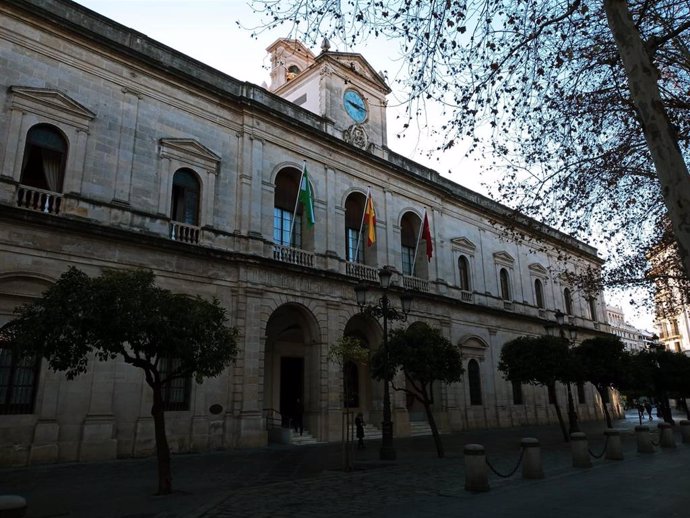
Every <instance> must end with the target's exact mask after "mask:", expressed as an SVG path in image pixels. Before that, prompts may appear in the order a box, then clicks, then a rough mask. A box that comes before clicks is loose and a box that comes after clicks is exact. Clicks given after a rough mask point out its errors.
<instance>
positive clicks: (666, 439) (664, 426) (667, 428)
mask: <svg viewBox="0 0 690 518" xmlns="http://www.w3.org/2000/svg"><path fill="white" fill-rule="evenodd" d="M657 426H658V428H659V445H660V446H661V447H662V448H675V447H676V437H675V435H673V426H671V424H670V423H659V424H658V425H657Z"/></svg>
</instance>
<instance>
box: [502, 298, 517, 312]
mask: <svg viewBox="0 0 690 518" xmlns="http://www.w3.org/2000/svg"><path fill="white" fill-rule="evenodd" d="M503 309H505V310H506V311H515V305H514V304H513V303H512V302H511V301H510V300H504V301H503Z"/></svg>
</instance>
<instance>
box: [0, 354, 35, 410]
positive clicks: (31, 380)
mask: <svg viewBox="0 0 690 518" xmlns="http://www.w3.org/2000/svg"><path fill="white" fill-rule="evenodd" d="M40 365H41V363H40V359H38V360H37V359H36V358H34V357H26V358H16V357H15V356H14V355H13V354H12V350H11V349H9V348H0V414H31V413H33V411H34V400H35V399H36V388H37V386H38V374H39V370H40Z"/></svg>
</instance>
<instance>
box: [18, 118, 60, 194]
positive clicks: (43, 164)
mask: <svg viewBox="0 0 690 518" xmlns="http://www.w3.org/2000/svg"><path fill="white" fill-rule="evenodd" d="M66 160H67V140H66V139H65V137H64V136H63V135H62V132H60V130H58V129H57V128H56V127H54V126H51V125H49V124H38V125H36V126H34V127H33V128H31V129H30V130H29V132H28V133H27V135H26V147H25V148H24V163H23V165H22V176H21V179H20V182H21V183H22V184H23V185H28V186H30V187H35V188H37V189H44V190H46V191H52V192H62V183H63V180H64V176H65V163H66Z"/></svg>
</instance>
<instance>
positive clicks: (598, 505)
mask: <svg viewBox="0 0 690 518" xmlns="http://www.w3.org/2000/svg"><path fill="white" fill-rule="evenodd" d="M656 423H657V421H655V422H653V423H648V424H650V425H651V426H650V428H651V429H655V425H656ZM636 424H638V422H637V419H636V414H635V416H633V415H632V414H631V415H629V416H628V419H626V420H621V421H618V422H617V423H616V428H619V429H621V430H622V431H623V434H622V438H623V441H622V442H623V451H624V455H625V459H624V460H622V461H607V460H603V459H601V460H593V467H592V468H590V469H575V468H572V467H571V463H572V461H571V454H570V449H569V446H568V445H567V444H564V443H563V439H562V437H561V434H560V431H559V429H558V428H557V427H555V426H541V427H529V428H508V429H496V430H476V431H469V432H463V433H457V434H452V435H444V436H443V442H444V445H445V447H446V458H444V459H438V458H436V456H435V450H434V445H433V440H432V438H431V437H417V438H408V439H397V440H396V441H395V446H396V449H397V453H398V459H397V461H395V462H381V461H379V460H378V446H379V443H378V441H370V442H368V443H367V448H366V449H365V450H362V451H358V452H356V455H357V458H356V469H355V471H353V472H345V471H343V470H342V452H341V448H340V445H338V444H317V445H312V446H301V447H296V446H271V447H267V448H259V449H250V450H235V451H228V452H217V453H206V454H189V455H176V456H174V457H173V486H174V488H175V490H176V491H175V493H174V494H173V495H170V496H166V497H157V496H155V495H154V494H153V493H154V492H155V489H156V463H155V459H133V460H118V461H111V462H100V463H92V464H62V465H50V466H33V467H30V468H22V469H5V470H0V494H3V493H11V494H20V495H23V496H25V497H26V498H27V499H28V501H29V512H28V514H27V516H28V517H29V518H48V517H62V516H64V517H79V518H101V517H102V518H182V517H184V518H220V517H240V518H241V517H269V516H270V517H288V516H290V517H292V516H299V517H300V518H303V517H321V516H324V517H325V516H374V515H376V516H381V517H389V516H390V517H417V516H439V517H446V516H447V517H450V516H453V517H457V516H467V517H475V516H487V517H496V518H500V517H508V516H510V517H512V518H522V517H525V518H527V517H529V518H540V517H544V518H547V517H549V518H550V517H558V518H568V517H599V516H601V517H606V518H608V517H643V516H644V517H645V518H648V517H649V516H650V513H651V515H652V516H664V517H683V518H686V517H688V516H690V469H689V468H690V445H685V444H681V443H680V435H679V433H678V432H676V434H677V442H678V447H677V448H675V449H664V450H661V449H658V451H657V452H656V453H654V454H647V455H642V454H638V453H637V451H636V441H635V437H634V434H633V432H632V429H633V427H634V426H635V425H636ZM645 424H647V423H645ZM582 427H583V431H585V432H587V434H588V438H589V440H590V449H591V450H592V452H593V453H595V454H598V453H601V452H602V451H603V447H604V436H603V429H604V425H603V423H583V424H582ZM522 437H537V438H538V439H539V440H540V442H541V444H542V455H543V461H544V470H545V474H546V477H545V478H544V479H543V480H536V481H535V480H523V479H522V478H521V476H520V472H519V470H518V472H517V474H515V475H513V476H512V477H510V478H500V477H498V476H496V475H494V474H493V473H492V474H491V475H490V479H489V482H490V485H491V489H490V490H489V491H488V492H486V493H479V494H473V493H469V492H467V491H465V490H464V480H465V474H464V462H463V456H462V452H463V448H464V445H465V444H468V443H479V444H483V445H484V446H485V448H486V452H487V458H488V460H489V461H490V462H491V463H492V464H493V465H494V467H495V468H496V469H497V471H499V472H502V473H507V472H509V471H511V470H512V469H513V468H514V467H515V465H516V463H517V461H518V459H519V456H520V446H519V445H520V439H521V438H522Z"/></svg>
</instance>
